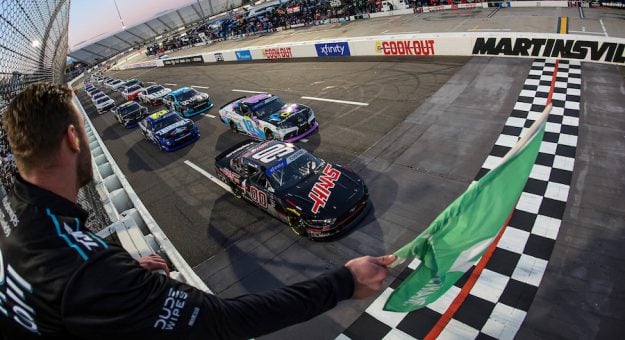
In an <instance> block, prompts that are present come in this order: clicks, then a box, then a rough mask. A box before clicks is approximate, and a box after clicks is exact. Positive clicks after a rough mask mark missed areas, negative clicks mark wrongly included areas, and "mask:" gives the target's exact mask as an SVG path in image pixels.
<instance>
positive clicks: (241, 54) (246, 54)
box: [234, 50, 252, 60]
mask: <svg viewBox="0 0 625 340" xmlns="http://www.w3.org/2000/svg"><path fill="white" fill-rule="evenodd" d="M234 54H235V55H236V56H237V60H252V53H250V50H242V51H236V52H234Z"/></svg>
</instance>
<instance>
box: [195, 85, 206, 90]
mask: <svg viewBox="0 0 625 340" xmlns="http://www.w3.org/2000/svg"><path fill="white" fill-rule="evenodd" d="M191 87H192V88H194V89H209V88H210V87H208V86H199V85H191Z"/></svg>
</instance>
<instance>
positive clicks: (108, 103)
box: [95, 95, 115, 114]
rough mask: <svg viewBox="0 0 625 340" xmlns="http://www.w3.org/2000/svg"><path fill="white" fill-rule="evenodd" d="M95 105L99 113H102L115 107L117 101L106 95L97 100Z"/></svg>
mask: <svg viewBox="0 0 625 340" xmlns="http://www.w3.org/2000/svg"><path fill="white" fill-rule="evenodd" d="M95 107H96V109H98V113H100V114H102V113H104V111H106V110H110V109H112V108H113V107H115V101H114V100H113V99H111V97H109V96H107V95H104V96H103V97H100V98H99V99H96V101H95Z"/></svg>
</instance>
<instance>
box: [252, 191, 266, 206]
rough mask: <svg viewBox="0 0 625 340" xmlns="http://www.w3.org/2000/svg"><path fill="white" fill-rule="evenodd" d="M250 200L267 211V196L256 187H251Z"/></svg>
mask: <svg viewBox="0 0 625 340" xmlns="http://www.w3.org/2000/svg"><path fill="white" fill-rule="evenodd" d="M250 198H251V199H252V201H254V202H256V203H257V204H258V205H260V206H261V207H263V208H265V209H267V194H265V193H264V192H262V191H260V190H258V189H257V188H256V187H250Z"/></svg>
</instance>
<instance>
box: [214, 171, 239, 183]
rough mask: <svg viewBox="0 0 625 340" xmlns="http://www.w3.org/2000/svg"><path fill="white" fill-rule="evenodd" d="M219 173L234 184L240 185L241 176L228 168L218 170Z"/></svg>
mask: <svg viewBox="0 0 625 340" xmlns="http://www.w3.org/2000/svg"><path fill="white" fill-rule="evenodd" d="M219 170H221V172H222V173H223V174H224V175H225V176H226V177H228V178H229V179H230V180H231V181H232V182H234V183H235V184H241V180H240V179H241V176H240V175H239V174H237V173H236V172H234V171H232V170H230V169H228V168H220V169H219Z"/></svg>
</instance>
